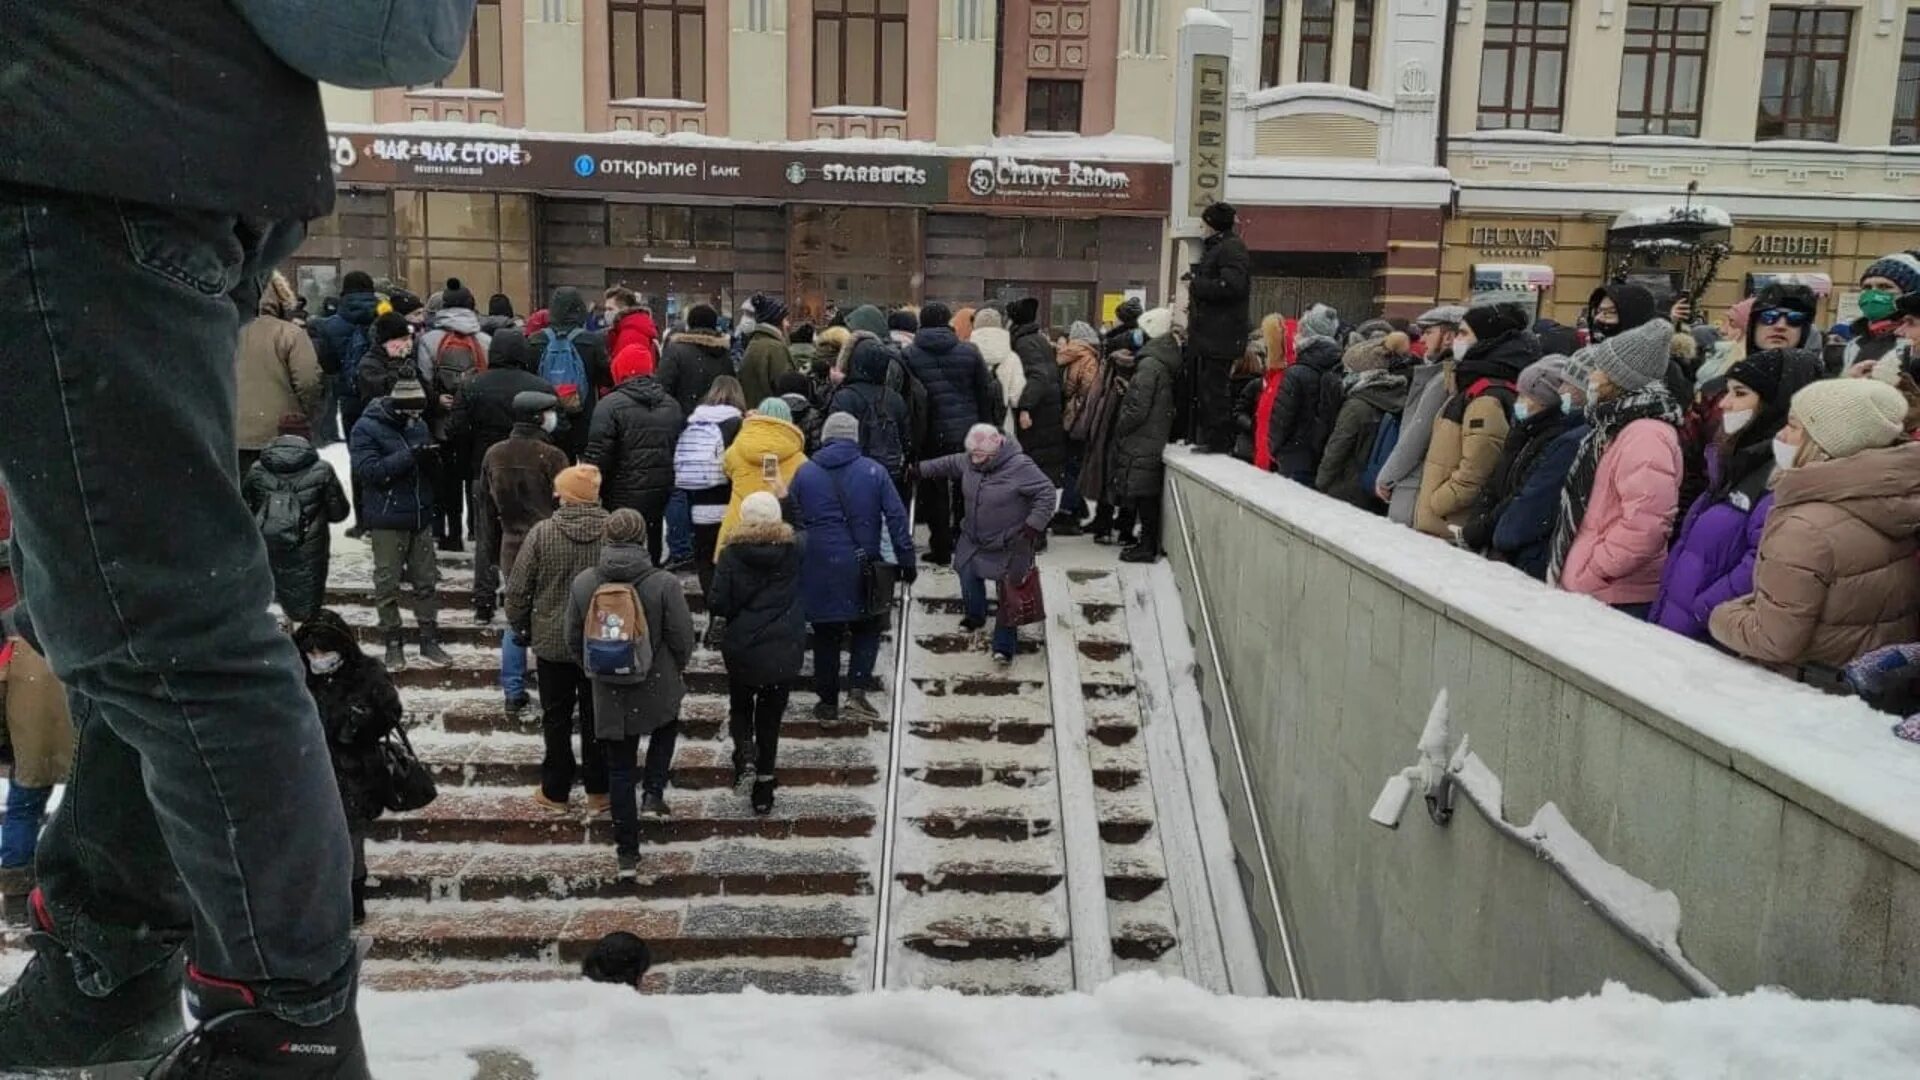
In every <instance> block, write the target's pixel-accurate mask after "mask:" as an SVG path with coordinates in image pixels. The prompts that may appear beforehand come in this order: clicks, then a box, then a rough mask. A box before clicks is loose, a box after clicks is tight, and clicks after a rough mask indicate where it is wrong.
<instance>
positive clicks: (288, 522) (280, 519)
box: [253, 486, 306, 551]
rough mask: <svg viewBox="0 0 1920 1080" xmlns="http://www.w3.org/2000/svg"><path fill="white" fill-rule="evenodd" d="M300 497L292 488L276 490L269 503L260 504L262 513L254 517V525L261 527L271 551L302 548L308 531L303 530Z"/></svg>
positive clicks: (270, 495) (272, 492)
mask: <svg viewBox="0 0 1920 1080" xmlns="http://www.w3.org/2000/svg"><path fill="white" fill-rule="evenodd" d="M301 518H302V515H301V512H300V495H299V493H298V492H296V491H294V490H293V488H291V487H286V486H281V487H276V488H274V489H273V490H272V491H271V492H269V493H268V495H267V501H265V502H263V503H261V504H260V512H259V513H257V514H255V515H254V518H253V523H254V524H255V525H258V526H259V527H260V536H261V538H262V539H264V540H265V541H266V542H267V550H269V551H290V550H292V549H293V548H296V547H299V546H300V541H301V539H302V537H303V536H304V535H305V533H306V530H305V529H303V528H301Z"/></svg>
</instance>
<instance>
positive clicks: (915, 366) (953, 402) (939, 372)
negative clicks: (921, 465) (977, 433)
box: [907, 326, 1000, 454]
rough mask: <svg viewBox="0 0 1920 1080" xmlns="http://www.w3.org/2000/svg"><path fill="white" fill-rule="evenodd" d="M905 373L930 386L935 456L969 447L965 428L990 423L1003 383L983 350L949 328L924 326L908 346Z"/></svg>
mask: <svg viewBox="0 0 1920 1080" xmlns="http://www.w3.org/2000/svg"><path fill="white" fill-rule="evenodd" d="M907 369H908V370H909V371H911V372H913V376H914V378H916V379H919V380H920V384H921V385H922V386H925V387H926V388H927V405H928V407H929V408H930V409H931V410H932V411H933V417H932V421H931V422H930V423H929V424H928V431H927V441H928V443H929V444H930V448H931V450H932V452H933V453H934V454H956V453H959V452H960V451H961V450H963V449H965V448H966V445H967V429H968V428H971V427H972V426H973V425H975V424H978V423H982V422H991V418H992V417H993V415H994V403H995V401H996V400H997V399H998V396H999V393H1000V391H999V385H998V384H997V383H996V382H994V378H993V375H992V373H991V372H989V371H988V370H987V362H986V361H985V360H983V359H981V356H980V350H979V349H978V348H976V347H974V346H973V344H971V343H970V342H965V341H961V340H960V336H959V335H958V334H956V333H954V332H953V328H952V327H951V326H923V327H921V328H920V329H919V330H917V331H915V332H914V335H913V344H912V345H909V346H907Z"/></svg>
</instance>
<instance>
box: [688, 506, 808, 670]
mask: <svg viewBox="0 0 1920 1080" xmlns="http://www.w3.org/2000/svg"><path fill="white" fill-rule="evenodd" d="M803 543H804V538H803V537H797V536H796V535H795V533H794V531H793V527H792V526H791V525H788V524H786V523H784V522H775V523H774V524H772V525H739V526H736V527H735V528H734V530H733V534H732V536H730V537H729V538H728V541H727V546H726V549H725V550H724V551H722V552H721V553H720V562H719V564H718V565H717V566H716V567H715V568H714V573H713V592H712V594H711V595H709V596H708V597H707V610H708V611H710V612H711V613H713V614H714V615H718V616H719V617H721V618H723V619H725V620H727V629H726V634H725V637H724V638H723V639H722V641H721V645H720V654H721V656H722V657H723V658H724V659H725V660H726V662H727V676H728V677H729V678H730V679H732V680H734V681H736V682H738V683H741V684H743V685H746V686H772V685H775V684H784V683H786V682H789V681H791V680H793V679H795V678H797V677H799V675H800V665H801V661H802V659H803V658H804V657H805V656H806V649H807V612H806V606H805V605H804V604H802V603H801V600H800V563H801V556H802V550H801V547H802V544H803Z"/></svg>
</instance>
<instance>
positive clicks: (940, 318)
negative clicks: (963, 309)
mask: <svg viewBox="0 0 1920 1080" xmlns="http://www.w3.org/2000/svg"><path fill="white" fill-rule="evenodd" d="M952 322H953V309H952V308H950V307H948V306H947V305H945V304H943V303H941V302H940V301H938V300H929V301H927V302H926V303H925V304H922V305H920V325H921V326H923V327H924V326H948V325H951V324H952Z"/></svg>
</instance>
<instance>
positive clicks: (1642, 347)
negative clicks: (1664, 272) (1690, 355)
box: [1467, 309, 1673, 391]
mask: <svg viewBox="0 0 1920 1080" xmlns="http://www.w3.org/2000/svg"><path fill="white" fill-rule="evenodd" d="M1475 310H1478V309H1475ZM1467 315H1468V318H1469V319H1471V318H1472V315H1473V313H1472V312H1468V313H1467ZM1476 332H1477V331H1476ZM1586 353H1587V357H1586V361H1587V366H1588V367H1589V368H1592V369H1595V370H1598V371H1604V372H1606V374H1607V378H1609V379H1612V380H1613V384H1614V385H1615V386H1618V387H1619V388H1621V389H1622V390H1627V391H1633V390H1638V389H1640V388H1642V387H1644V386H1646V385H1648V384H1649V383H1655V382H1659V381H1660V380H1661V379H1663V378H1665V377H1666V374H1667V363H1668V361H1669V360H1670V358H1671V357H1672V355H1673V324H1672V323H1670V322H1668V321H1667V320H1665V319H1653V320H1650V321H1648V322H1644V323H1641V324H1640V325H1639V326H1636V327H1634V328H1633V329H1631V330H1628V331H1626V332H1624V333H1619V334H1615V335H1613V336H1612V337H1610V338H1607V339H1606V340H1605V341H1602V342H1601V343H1600V344H1598V345H1595V346H1593V347H1592V348H1591V349H1588V350H1586Z"/></svg>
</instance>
